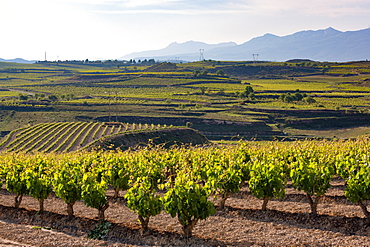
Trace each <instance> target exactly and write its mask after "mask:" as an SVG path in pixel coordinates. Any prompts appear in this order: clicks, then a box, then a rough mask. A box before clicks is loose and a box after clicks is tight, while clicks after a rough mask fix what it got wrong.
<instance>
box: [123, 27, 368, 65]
mask: <svg viewBox="0 0 370 247" xmlns="http://www.w3.org/2000/svg"><path fill="white" fill-rule="evenodd" d="M227 44H229V45H221V44H220V45H219V46H216V47H212V46H209V45H208V46H206V47H207V48H208V49H204V48H203V47H205V45H204V44H202V43H195V44H194V47H193V49H192V51H191V50H189V45H188V43H183V44H176V46H174V45H173V44H171V45H169V46H168V47H167V48H165V49H162V50H157V51H147V52H140V53H133V54H129V55H126V56H124V57H123V58H135V59H139V58H140V59H143V58H154V59H156V60H162V61H163V60H173V59H174V58H175V57H178V58H179V59H180V60H187V61H198V60H199V58H200V54H199V49H204V58H205V59H206V60H208V59H212V60H221V61H246V60H252V59H254V58H255V59H257V60H261V61H286V60H289V59H295V58H301V59H311V60H316V61H335V62H345V61H357V60H366V59H369V58H370V28H367V29H363V30H357V31H347V32H342V31H338V30H335V29H333V28H331V27H329V28H327V29H322V30H316V31H313V30H308V31H300V32H296V33H294V34H291V35H286V36H277V35H273V34H269V33H268V34H265V35H263V36H260V37H256V38H253V39H251V40H249V41H247V42H245V43H242V44H239V45H235V44H233V43H227ZM169 48H171V49H169ZM253 54H258V58H257V56H256V57H253Z"/></svg>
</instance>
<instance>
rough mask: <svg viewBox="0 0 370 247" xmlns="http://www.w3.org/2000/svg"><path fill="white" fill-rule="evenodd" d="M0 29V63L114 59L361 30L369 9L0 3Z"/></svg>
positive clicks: (335, 4) (356, 2)
mask: <svg viewBox="0 0 370 247" xmlns="http://www.w3.org/2000/svg"><path fill="white" fill-rule="evenodd" d="M0 23H1V24H0V25H1V28H0V33H1V35H0V58H4V59H12V58H18V57H19V58H24V59H28V60H44V54H45V52H47V59H48V60H56V59H57V58H59V59H60V60H72V59H79V60H81V59H90V60H95V59H118V58H120V57H122V56H124V55H126V54H128V53H131V52H138V51H146V50H156V49H162V48H164V47H166V46H167V45H169V44H170V43H172V42H179V43H182V42H186V41H189V40H194V41H202V42H206V43H209V44H215V43H220V42H229V41H234V42H236V43H238V44H241V43H244V42H246V41H248V40H250V39H252V38H254V37H257V36H262V35H264V34H265V33H272V34H275V35H279V36H284V35H289V34H293V33H295V32H298V31H302V30H318V29H325V28H328V27H333V28H335V29H337V30H340V31H354V30H360V29H365V28H368V27H369V26H370V1H369V0H309V1H308V0H0Z"/></svg>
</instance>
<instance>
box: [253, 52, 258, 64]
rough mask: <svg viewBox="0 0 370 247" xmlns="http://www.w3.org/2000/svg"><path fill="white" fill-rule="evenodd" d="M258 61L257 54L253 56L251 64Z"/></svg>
mask: <svg viewBox="0 0 370 247" xmlns="http://www.w3.org/2000/svg"><path fill="white" fill-rule="evenodd" d="M257 61H258V54H253V64H256V62H257Z"/></svg>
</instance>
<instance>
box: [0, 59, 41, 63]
mask: <svg viewBox="0 0 370 247" xmlns="http://www.w3.org/2000/svg"><path fill="white" fill-rule="evenodd" d="M0 62H7V63H35V62H36V60H31V61H30V60H25V59H23V58H14V59H2V58H0Z"/></svg>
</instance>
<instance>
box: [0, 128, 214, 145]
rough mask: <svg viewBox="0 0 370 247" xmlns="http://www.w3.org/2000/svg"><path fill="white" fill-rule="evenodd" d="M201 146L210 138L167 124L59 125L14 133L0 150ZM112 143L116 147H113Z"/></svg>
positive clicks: (24, 129) (7, 138)
mask: <svg viewBox="0 0 370 247" xmlns="http://www.w3.org/2000/svg"><path fill="white" fill-rule="evenodd" d="M149 139H152V140H154V142H153V143H154V144H160V143H166V144H167V145H168V144H169V143H172V144H174V143H178V144H186V143H193V144H202V143H205V142H207V139H206V138H205V137H204V136H202V135H200V134H198V133H197V132H195V131H193V130H191V129H177V128H171V127H167V126H165V125H153V124H151V125H149V124H123V123H109V122H108V123H93V122H90V123H87V122H59V123H41V124H37V125H34V126H30V127H25V128H21V129H17V130H14V131H12V132H11V133H10V134H9V135H7V136H6V137H5V138H4V140H3V142H2V143H1V144H0V151H9V152H10V151H13V152H34V151H37V152H71V151H76V150H79V149H84V148H86V147H89V148H90V149H91V148H97V147H101V148H103V149H108V148H112V147H114V148H121V149H127V148H128V147H135V146H137V145H139V144H147V143H148V142H149ZM112 144H113V146H112Z"/></svg>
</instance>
